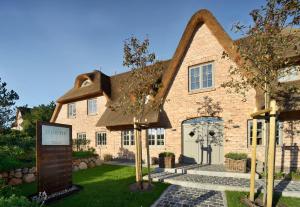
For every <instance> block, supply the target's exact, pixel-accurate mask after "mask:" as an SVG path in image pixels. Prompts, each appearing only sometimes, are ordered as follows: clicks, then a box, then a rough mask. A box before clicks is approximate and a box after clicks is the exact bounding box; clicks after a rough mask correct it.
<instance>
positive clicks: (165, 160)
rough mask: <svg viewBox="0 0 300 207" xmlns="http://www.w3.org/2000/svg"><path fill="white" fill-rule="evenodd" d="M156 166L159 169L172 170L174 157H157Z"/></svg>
mask: <svg viewBox="0 0 300 207" xmlns="http://www.w3.org/2000/svg"><path fill="white" fill-rule="evenodd" d="M158 165H159V167H160V168H174V167H175V155H168V156H165V155H159V161H158Z"/></svg>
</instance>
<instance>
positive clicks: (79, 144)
mask: <svg viewBox="0 0 300 207" xmlns="http://www.w3.org/2000/svg"><path fill="white" fill-rule="evenodd" d="M72 143H73V148H75V149H76V150H77V151H81V150H84V149H86V148H87V146H88V145H89V144H90V143H91V140H89V139H86V138H82V139H78V138H76V139H73V142H72Z"/></svg>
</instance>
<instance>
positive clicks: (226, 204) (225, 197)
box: [221, 191, 228, 207]
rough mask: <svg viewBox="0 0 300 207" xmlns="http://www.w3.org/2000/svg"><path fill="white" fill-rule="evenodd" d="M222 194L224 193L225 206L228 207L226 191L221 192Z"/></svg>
mask: <svg viewBox="0 0 300 207" xmlns="http://www.w3.org/2000/svg"><path fill="white" fill-rule="evenodd" d="M221 193H222V197H223V203H224V206H225V207H228V203H227V196H226V192H225V191H221Z"/></svg>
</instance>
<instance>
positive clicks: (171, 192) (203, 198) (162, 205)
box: [152, 185, 227, 207]
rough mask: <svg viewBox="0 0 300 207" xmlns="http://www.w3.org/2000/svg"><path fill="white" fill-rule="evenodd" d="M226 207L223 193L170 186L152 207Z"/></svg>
mask: <svg viewBox="0 0 300 207" xmlns="http://www.w3.org/2000/svg"><path fill="white" fill-rule="evenodd" d="M171 206H172V207H179V206H180V207H185V206H186V207H189V206H193V207H221V206H222V207H226V206H227V204H226V197H225V194H224V193H223V192H220V191H213V190H203V189H198V188H187V187H182V186H178V185H171V186H170V187H169V188H168V189H167V190H166V191H165V192H164V193H163V194H162V196H161V197H160V198H159V199H158V200H157V201H156V202H155V203H154V204H153V205H152V207H171Z"/></svg>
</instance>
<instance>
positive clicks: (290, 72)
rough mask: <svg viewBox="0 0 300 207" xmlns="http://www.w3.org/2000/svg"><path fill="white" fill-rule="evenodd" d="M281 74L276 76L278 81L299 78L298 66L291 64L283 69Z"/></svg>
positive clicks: (299, 70)
mask: <svg viewBox="0 0 300 207" xmlns="http://www.w3.org/2000/svg"><path fill="white" fill-rule="evenodd" d="M282 72H283V74H281V76H280V77H279V78H278V81H279V82H288V81H295V80H300V66H291V67H289V68H287V69H283V71H282Z"/></svg>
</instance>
